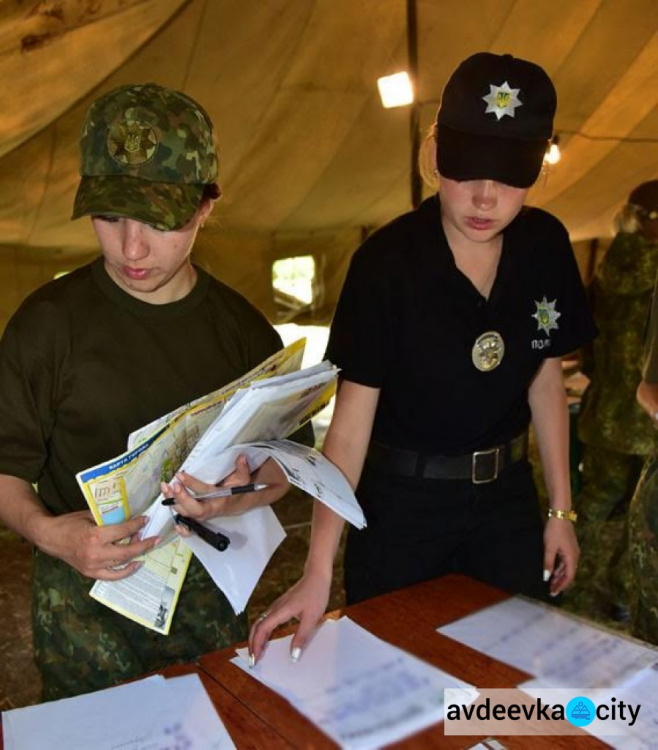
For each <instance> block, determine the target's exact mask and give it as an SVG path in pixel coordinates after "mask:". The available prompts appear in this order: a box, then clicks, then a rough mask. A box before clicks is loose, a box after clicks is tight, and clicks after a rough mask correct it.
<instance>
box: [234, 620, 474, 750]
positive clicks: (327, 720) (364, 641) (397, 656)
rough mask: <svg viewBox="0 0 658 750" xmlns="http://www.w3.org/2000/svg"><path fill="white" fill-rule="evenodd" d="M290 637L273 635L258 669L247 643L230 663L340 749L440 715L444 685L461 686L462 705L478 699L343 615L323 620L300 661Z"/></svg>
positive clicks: (395, 736) (393, 737)
mask: <svg viewBox="0 0 658 750" xmlns="http://www.w3.org/2000/svg"><path fill="white" fill-rule="evenodd" d="M291 638H292V636H288V637H286V638H280V639H276V640H273V641H271V642H270V643H269V644H268V646H267V649H266V652H265V655H264V656H263V658H262V659H261V660H260V662H259V663H258V664H257V665H256V666H255V667H254V668H253V669H250V668H249V666H248V653H247V650H246V649H240V650H238V651H237V653H238V656H237V657H236V658H234V659H233V660H232V661H233V663H234V664H236V665H237V666H239V667H240V668H241V669H243V670H244V671H245V672H247V674H250V675H251V676H252V677H254V678H255V679H257V680H259V681H260V682H263V683H264V684H265V685H267V686H268V687H270V688H272V690H274V691H275V692H277V693H279V695H281V696H283V697H284V698H286V699H287V700H288V701H289V702H290V703H291V704H292V705H293V706H294V707H295V708H296V709H297V710H298V711H299V712H300V713H302V714H303V715H304V716H306V717H307V718H308V719H310V720H311V721H312V722H313V723H314V724H316V725H317V726H318V727H319V728H320V729H321V730H322V731H324V732H325V733H326V734H328V735H329V736H330V737H331V738H332V739H333V740H334V741H335V742H337V743H338V744H339V745H340V746H341V747H343V748H349V749H350V750H352V749H358V750H368V749H369V748H379V747H382V746H384V745H386V744H388V743H391V742H395V741H397V740H399V739H402V738H403V737H407V736H408V735H410V734H412V733H414V732H416V731H419V730H420V729H423V728H425V727H427V726H429V725H430V724H433V723H435V722H439V721H441V720H442V718H443V715H444V708H443V689H444V688H446V687H453V688H463V689H464V702H465V703H466V702H470V700H474V699H475V698H476V697H477V693H476V692H475V691H474V690H473V689H472V687H471V686H469V685H467V684H466V683H464V682H462V681H460V680H458V679H457V678H455V677H453V676H452V675H449V674H447V673H446V672H443V671H441V670H439V669H436V668H435V667H433V666H431V665H429V664H426V663H425V662H423V661H421V660H420V659H417V658H416V657H414V656H411V655H410V654H408V653H406V652H405V651H402V650H401V649H398V648H396V647H394V646H391V645H390V644H388V643H385V642H384V641H382V640H380V639H379V638H377V637H375V636H373V635H372V634H371V633H369V632H368V631H367V630H364V629H363V628H361V627H360V626H359V625H357V624H356V623H354V622H352V621H351V620H349V619H348V618H346V617H343V618H341V619H340V620H338V621H333V620H327V621H325V622H324V623H323V624H322V625H321V626H320V627H319V628H318V630H317V631H316V633H315V635H314V637H313V639H312V640H311V642H310V643H309V644H308V646H307V647H306V649H305V650H304V653H303V655H302V657H301V659H300V660H299V661H298V662H297V663H296V664H293V663H292V662H291V661H290V657H289V653H290V641H291Z"/></svg>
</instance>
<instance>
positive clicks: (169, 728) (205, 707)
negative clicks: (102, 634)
mask: <svg viewBox="0 0 658 750" xmlns="http://www.w3.org/2000/svg"><path fill="white" fill-rule="evenodd" d="M2 727H3V733H4V747H5V750H26V748H29V750H53V748H62V749H64V748H66V750H89V748H94V750H117V749H118V748H130V750H162V749H163V748H175V747H179V748H185V749H186V750H225V749H226V750H230V749H231V748H233V749H234V748H235V745H234V744H233V741H232V740H231V737H230V736H229V734H228V732H227V731H226V728H225V726H224V724H223V723H222V721H221V719H220V718H219V716H218V715H217V712H216V710H215V707H214V706H213V704H212V702H211V700H210V698H209V697H208V694H207V693H206V690H205V688H204V687H203V684H202V682H201V680H200V679H199V677H198V675H196V674H192V675H185V676H184V677H173V678H171V679H165V678H164V677H162V676H161V675H156V676H154V677H148V678H146V679H144V680H139V681H137V682H131V683H128V684H126V685H120V686H118V687H114V688H108V689H107V690H99V691H98V692H95V693H88V694H87V695H80V696H77V697H76V698H66V699H64V700H59V701H52V702H51V703H42V704H40V705H37V706H28V707H27V708H17V709H14V710H13V711H5V712H3V715H2Z"/></svg>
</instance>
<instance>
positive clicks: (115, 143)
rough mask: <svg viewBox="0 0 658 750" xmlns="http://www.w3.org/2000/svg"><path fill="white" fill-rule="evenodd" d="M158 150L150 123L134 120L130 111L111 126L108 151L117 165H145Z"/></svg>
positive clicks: (156, 140)
mask: <svg viewBox="0 0 658 750" xmlns="http://www.w3.org/2000/svg"><path fill="white" fill-rule="evenodd" d="M157 148H158V137H157V135H156V133H155V130H154V129H153V128H152V127H151V126H150V125H149V124H148V123H145V122H143V121H141V120H137V119H134V118H132V117H131V112H130V110H126V111H125V112H124V115H123V118H121V119H119V120H115V122H114V123H112V125H111V126H110V130H109V133H108V136H107V150H108V152H109V154H110V156H111V157H112V159H114V161H115V162H117V164H121V165H122V166H129V167H134V166H139V165H140V164H145V163H146V162H147V161H150V160H151V159H152V158H153V155H154V154H155V152H156V150H157Z"/></svg>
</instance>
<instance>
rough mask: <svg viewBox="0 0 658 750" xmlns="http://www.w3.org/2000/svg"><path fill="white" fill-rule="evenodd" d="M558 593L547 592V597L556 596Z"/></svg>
mask: <svg viewBox="0 0 658 750" xmlns="http://www.w3.org/2000/svg"><path fill="white" fill-rule="evenodd" d="M558 593H559V592H558V591H549V592H548V595H549V596H557V595H558Z"/></svg>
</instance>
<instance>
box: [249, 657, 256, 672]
mask: <svg viewBox="0 0 658 750" xmlns="http://www.w3.org/2000/svg"><path fill="white" fill-rule="evenodd" d="M255 666H256V657H255V656H254V655H253V654H249V669H253V668H254V667H255Z"/></svg>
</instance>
